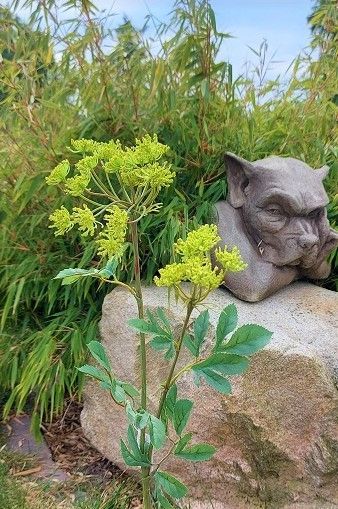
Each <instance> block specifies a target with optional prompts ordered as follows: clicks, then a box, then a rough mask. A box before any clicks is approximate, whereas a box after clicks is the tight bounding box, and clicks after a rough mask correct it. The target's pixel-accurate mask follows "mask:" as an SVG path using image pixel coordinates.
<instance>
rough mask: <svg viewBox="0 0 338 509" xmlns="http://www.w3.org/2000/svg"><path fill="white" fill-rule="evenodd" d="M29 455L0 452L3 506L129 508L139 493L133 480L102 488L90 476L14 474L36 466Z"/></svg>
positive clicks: (31, 508)
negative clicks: (58, 477) (44, 477)
mask: <svg viewBox="0 0 338 509" xmlns="http://www.w3.org/2000/svg"><path fill="white" fill-rule="evenodd" d="M36 464H37V463H36V461H34V459H33V458H32V457H28V456H23V455H20V454H17V453H13V452H8V451H6V450H5V449H2V450H1V451H0V507H1V508H3V509H129V508H130V507H131V502H132V500H133V499H135V497H136V496H137V494H138V488H137V485H136V483H135V482H134V481H133V480H132V479H130V480H129V479H125V478H124V479H121V480H112V482H111V483H110V485H108V486H106V487H105V488H104V489H102V487H101V486H100V485H99V484H98V482H97V481H95V480H94V481H93V480H91V479H89V478H79V477H76V476H73V478H70V480H67V481H66V482H53V481H44V480H34V479H32V478H31V477H29V476H28V477H25V478H19V477H15V472H20V471H23V470H27V469H29V468H32V467H34V466H35V465H36Z"/></svg>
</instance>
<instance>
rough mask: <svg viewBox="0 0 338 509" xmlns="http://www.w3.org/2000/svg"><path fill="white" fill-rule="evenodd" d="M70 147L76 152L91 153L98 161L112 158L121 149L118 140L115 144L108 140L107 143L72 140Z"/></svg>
mask: <svg viewBox="0 0 338 509" xmlns="http://www.w3.org/2000/svg"><path fill="white" fill-rule="evenodd" d="M71 144H72V147H73V148H74V149H75V151H76V152H82V153H87V152H88V153H91V154H94V155H95V156H96V157H97V158H98V159H110V158H111V157H114V155H115V153H116V151H118V149H119V148H121V144H120V142H119V140H117V141H116V142H115V141H114V140H110V141H108V142H106V143H105V142H103V141H95V140H86V139H81V140H72V141H71Z"/></svg>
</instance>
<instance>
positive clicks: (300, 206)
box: [216, 153, 338, 302]
mask: <svg viewBox="0 0 338 509" xmlns="http://www.w3.org/2000/svg"><path fill="white" fill-rule="evenodd" d="M225 163H226V168H227V180H228V196H227V199H226V201H220V202H218V203H217V204H216V208H217V214H218V229H219V233H220V236H221V238H222V241H221V244H222V245H224V244H225V245H227V246H228V248H231V247H233V246H235V245H237V246H238V247H239V248H240V251H241V254H242V257H243V259H244V260H245V261H246V262H247V263H248V268H247V269H246V270H245V271H243V272H240V273H237V274H229V275H227V276H226V278H225V280H224V284H225V286H226V287H227V288H228V289H229V290H230V291H231V292H232V293H233V294H234V295H236V296H237V297H239V298H240V299H242V300H246V301H251V302H255V301H259V300H262V299H264V298H265V297H267V296H268V295H271V294H272V293H274V292H276V291H277V290H279V289H280V288H282V287H284V286H286V285H288V284H289V283H291V282H292V281H294V280H296V279H301V278H309V279H322V278H325V277H327V276H328V275H329V273H330V266H329V264H328V262H327V257H328V255H329V254H330V251H331V250H332V249H334V248H335V247H336V246H337V245H338V232H337V231H335V230H333V229H331V228H330V226H329V222H328V219H327V215H326V208H325V207H326V205H327V203H328V197H327V194H326V192H325V189H324V186H323V179H324V178H325V176H326V174H327V171H328V168H327V167H326V166H325V167H323V168H320V169H319V170H313V169H312V168H310V167H309V166H308V165H307V164H305V163H303V162H302V161H299V160H298V159H293V158H291V157H286V158H285V157H277V156H272V157H267V158H266V159H261V160H259V161H255V162H253V163H251V162H249V161H246V160H245V159H242V158H240V157H238V156H236V155H234V154H230V153H227V154H226V155H225Z"/></svg>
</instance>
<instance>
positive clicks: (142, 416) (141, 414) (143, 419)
mask: <svg viewBox="0 0 338 509" xmlns="http://www.w3.org/2000/svg"><path fill="white" fill-rule="evenodd" d="M149 417H150V414H149V413H148V412H146V411H145V410H139V411H138V412H137V413H136V417H135V427H136V428H137V429H143V428H145V427H146V426H147V424H148V422H149Z"/></svg>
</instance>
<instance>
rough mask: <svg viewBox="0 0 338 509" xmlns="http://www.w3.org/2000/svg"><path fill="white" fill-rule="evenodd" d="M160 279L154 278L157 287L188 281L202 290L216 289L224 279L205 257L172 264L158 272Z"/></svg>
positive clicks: (221, 273)
mask: <svg viewBox="0 0 338 509" xmlns="http://www.w3.org/2000/svg"><path fill="white" fill-rule="evenodd" d="M159 273H160V277H157V276H155V278H154V282H155V284H156V285H157V286H168V287H170V286H178V285H179V284H180V283H181V282H182V281H189V282H191V283H193V284H195V285H196V286H200V287H202V288H208V289H210V290H211V289H213V288H217V287H218V286H219V285H220V284H221V282H222V280H223V277H224V272H222V271H219V270H218V269H217V268H212V265H211V262H210V260H209V259H208V258H207V257H204V258H201V257H195V258H191V259H189V260H186V261H185V262H181V263H172V264H170V265H167V266H166V267H164V268H163V269H160V270H159Z"/></svg>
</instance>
